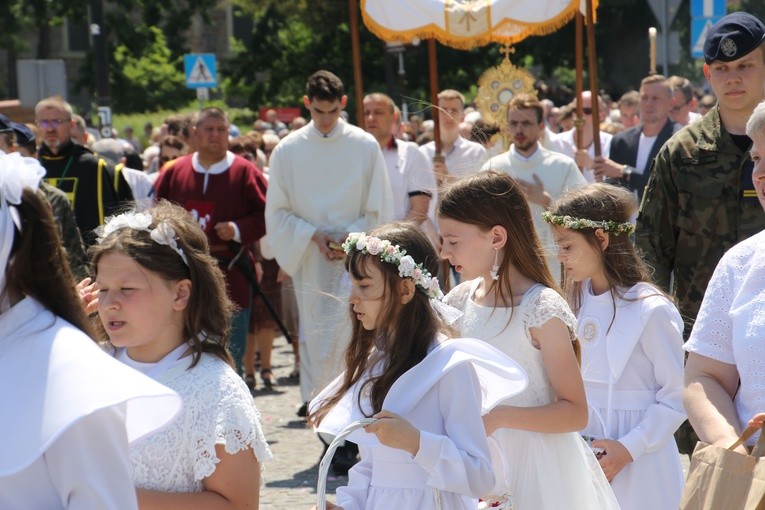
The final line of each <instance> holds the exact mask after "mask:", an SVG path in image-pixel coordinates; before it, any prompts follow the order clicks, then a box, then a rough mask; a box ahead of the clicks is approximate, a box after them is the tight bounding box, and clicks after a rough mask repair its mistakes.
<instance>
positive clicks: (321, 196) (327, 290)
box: [266, 71, 393, 415]
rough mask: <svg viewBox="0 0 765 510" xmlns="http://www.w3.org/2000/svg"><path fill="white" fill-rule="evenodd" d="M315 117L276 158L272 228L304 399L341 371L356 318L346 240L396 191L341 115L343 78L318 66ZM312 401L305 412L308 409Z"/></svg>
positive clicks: (366, 137)
mask: <svg viewBox="0 0 765 510" xmlns="http://www.w3.org/2000/svg"><path fill="white" fill-rule="evenodd" d="M303 101H304V103H305V106H306V108H307V109H308V110H309V112H310V114H311V122H310V123H309V124H307V125H306V126H304V127H303V128H301V129H299V130H297V131H295V132H293V133H291V134H290V135H288V136H287V137H285V138H284V140H282V141H281V142H280V143H279V144H278V145H277V146H276V148H275V149H274V151H273V153H272V155H271V160H270V180H269V184H268V193H267V195H266V232H267V236H268V242H269V244H270V246H271V248H272V251H273V254H274V256H275V258H276V260H277V262H278V263H279V266H280V267H281V268H282V269H283V270H284V271H285V272H286V273H287V274H289V275H290V276H292V278H293V281H294V285H295V296H296V298H297V303H298V315H299V321H300V327H299V329H300V335H299V336H300V393H301V397H302V399H303V402H304V403H307V402H309V401H310V400H311V398H312V397H313V396H315V395H316V393H317V392H318V391H319V390H321V389H322V388H323V387H324V385H325V384H327V383H328V382H330V381H331V380H332V379H334V377H336V376H337V375H338V373H339V371H340V369H341V366H342V353H343V350H344V348H345V342H346V341H347V339H348V333H349V329H347V328H343V325H344V324H350V321H349V317H348V302H347V295H348V291H349V286H348V284H347V283H344V282H347V279H345V278H346V277H345V276H344V270H343V267H342V259H343V257H344V253H343V251H342V247H341V246H340V245H341V244H342V242H343V241H344V240H345V238H346V236H347V234H348V233H349V232H364V231H367V230H369V229H371V228H372V227H374V226H376V225H378V224H380V223H382V222H385V221H388V220H389V219H390V218H391V215H392V203H393V202H392V192H391V187H390V183H389V180H388V173H387V170H386V168H385V161H384V160H383V156H382V153H381V151H380V146H379V144H378V143H377V140H375V138H374V137H373V136H372V135H370V134H368V133H366V132H364V131H363V130H362V129H360V128H358V127H355V126H352V125H350V124H348V123H347V122H344V121H342V120H340V112H341V111H342V109H343V107H344V106H345V103H346V101H347V96H345V95H344V94H343V84H342V82H341V81H340V79H339V78H338V77H337V76H335V75H334V74H332V73H330V72H328V71H318V72H316V73H314V74H313V75H312V76H311V77H310V78H309V79H308V84H307V95H306V96H305V97H304V98H303ZM306 408H307V406H306V405H304V406H303V408H301V410H300V411H299V412H298V414H299V415H305V412H306Z"/></svg>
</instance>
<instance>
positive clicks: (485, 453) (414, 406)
mask: <svg viewBox="0 0 765 510" xmlns="http://www.w3.org/2000/svg"><path fill="white" fill-rule="evenodd" d="M343 249H344V250H345V252H346V258H345V268H346V270H347V271H348V273H349V275H350V280H351V284H352V290H351V294H350V298H349V303H350V307H349V308H350V312H351V317H352V319H351V320H352V321H353V335H352V338H351V341H350V343H349V345H348V347H347V349H346V351H345V363H346V370H345V372H344V373H343V374H342V375H340V377H338V378H337V379H336V380H335V381H334V382H333V383H331V384H330V385H329V386H328V387H327V388H325V389H324V390H323V391H322V392H321V393H320V394H319V395H318V396H317V397H316V398H315V399H314V400H313V401H312V402H311V405H310V411H311V412H310V415H309V420H310V421H311V422H312V423H313V424H314V425H318V430H319V431H320V432H326V433H330V434H335V435H336V434H337V433H338V432H339V431H340V430H342V429H343V428H345V427H346V426H347V425H349V424H351V423H353V422H355V421H358V420H359V419H363V418H365V417H367V418H368V417H372V416H373V417H374V418H376V419H377V421H376V422H374V423H372V424H371V425H367V426H366V427H365V428H364V429H363V430H362V429H359V430H357V431H356V432H354V433H353V434H351V435H350V436H349V440H351V441H352V442H355V443H357V444H358V445H359V451H360V454H361V460H360V461H359V462H358V463H357V464H356V465H355V466H354V467H353V468H351V470H350V472H349V478H348V485H347V486H345V487H340V488H338V489H337V506H335V505H331V504H328V508H338V507H339V508H343V509H345V510H362V509H363V510H378V509H379V510H382V509H386V510H389V509H391V508H398V509H405V508H417V509H418V510H431V509H437V508H443V509H450V510H460V509H464V510H468V509H470V510H474V509H475V508H476V506H477V498H478V496H479V495H480V494H482V493H484V492H485V491H487V490H488V489H489V488H491V487H492V485H493V483H494V477H493V474H492V469H491V461H490V455H489V448H488V444H487V442H486V435H485V433H484V429H483V423H482V421H481V411H482V405H483V406H484V407H491V406H492V405H494V404H495V403H496V402H497V401H499V400H500V399H502V398H505V397H507V396H509V395H513V394H515V393H517V392H519V391H521V390H522V389H523V388H524V387H525V384H526V379H525V376H524V374H523V371H522V370H520V369H519V368H518V366H517V365H516V364H515V363H514V362H513V361H512V360H510V359H509V358H506V357H505V356H503V355H502V353H501V352H499V351H497V350H496V349H492V348H491V347H490V346H487V345H485V344H483V343H482V342H479V341H477V340H471V339H448V338H447V336H446V335H445V334H444V333H446V332H447V328H446V327H445V326H444V324H443V323H442V322H441V320H440V318H439V317H445V315H446V312H444V308H445V305H443V304H442V303H440V298H441V297H443V294H442V293H441V291H440V289H439V286H438V280H437V279H436V278H435V277H431V275H432V274H435V271H436V270H437V262H438V259H437V256H436V253H435V251H434V249H433V246H432V245H431V244H430V242H429V241H428V239H427V237H426V236H425V234H424V233H423V232H422V231H421V230H419V229H418V228H417V227H415V226H413V225H408V224H391V225H384V226H382V227H379V228H378V229H376V230H374V231H373V232H371V233H370V235H366V234H364V233H352V234H350V235H349V236H348V238H347V240H346V241H345V243H344V244H343ZM436 303H438V304H436ZM439 305H440V307H439ZM436 310H439V311H436ZM451 311H452V312H456V310H451ZM457 315H459V313H458V312H457ZM453 318H456V317H453ZM322 510H323V509H322Z"/></svg>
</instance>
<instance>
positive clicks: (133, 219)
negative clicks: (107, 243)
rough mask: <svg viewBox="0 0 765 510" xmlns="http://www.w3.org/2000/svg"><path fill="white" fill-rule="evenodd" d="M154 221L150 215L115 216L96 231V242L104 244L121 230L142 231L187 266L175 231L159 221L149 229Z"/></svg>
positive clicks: (186, 259) (125, 214)
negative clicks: (165, 247)
mask: <svg viewBox="0 0 765 510" xmlns="http://www.w3.org/2000/svg"><path fill="white" fill-rule="evenodd" d="M153 221H154V218H152V216H151V214H148V213H142V212H135V211H131V212H126V213H122V214H119V215H117V216H112V217H110V218H107V220H106V224H104V225H103V226H102V227H99V228H98V229H97V231H96V232H97V234H98V242H99V243H102V242H104V239H106V238H107V237H108V236H109V235H110V234H112V233H113V232H116V231H117V230H122V229H123V228H132V229H133V230H143V231H144V232H148V233H149V236H150V237H151V238H152V240H153V241H154V242H155V243H157V244H161V245H163V246H169V247H170V248H172V249H173V250H175V252H176V253H177V254H178V255H180V256H181V258H182V259H183V263H184V264H186V266H188V265H189V260H188V258H187V257H186V254H185V253H183V249H182V248H180V247H179V246H178V235H177V234H176V233H175V229H174V228H173V227H172V225H170V223H168V222H167V221H160V222H159V223H157V226H156V227H154V228H151V224H152V222H153Z"/></svg>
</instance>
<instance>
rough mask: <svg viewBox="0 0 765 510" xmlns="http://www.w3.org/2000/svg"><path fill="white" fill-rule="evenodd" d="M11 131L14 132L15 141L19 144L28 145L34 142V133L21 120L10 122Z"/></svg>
mask: <svg viewBox="0 0 765 510" xmlns="http://www.w3.org/2000/svg"><path fill="white" fill-rule="evenodd" d="M11 127H12V128H13V132H14V133H16V143H18V144H19V145H30V144H33V143H34V142H35V134H34V133H33V132H32V130H31V129H29V127H27V125H26V124H22V123H21V122H11Z"/></svg>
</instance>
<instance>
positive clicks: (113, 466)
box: [0, 12, 765, 510]
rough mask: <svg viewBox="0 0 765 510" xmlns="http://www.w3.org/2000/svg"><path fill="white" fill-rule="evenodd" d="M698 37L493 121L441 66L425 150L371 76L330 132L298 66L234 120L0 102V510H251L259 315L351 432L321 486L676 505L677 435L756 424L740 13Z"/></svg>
mask: <svg viewBox="0 0 765 510" xmlns="http://www.w3.org/2000/svg"><path fill="white" fill-rule="evenodd" d="M704 58H705V65H704V75H705V77H706V80H707V86H708V87H709V88H708V89H707V92H698V91H697V90H696V89H695V88H694V87H693V86H692V85H691V83H690V82H689V80H687V79H685V78H682V77H678V76H673V77H669V78H667V77H665V76H661V75H656V74H652V75H650V76H647V77H645V78H644V79H643V80H642V81H641V83H640V84H639V87H638V90H636V91H633V92H629V93H626V94H624V95H623V96H622V97H621V98H620V99H619V100H618V101H615V102H612V101H611V100H610V99H609V98H607V97H604V95H603V94H597V93H595V92H594V91H584V92H583V93H582V94H581V95H579V96H577V97H575V98H574V100H573V101H572V102H571V103H570V104H569V105H564V106H560V107H556V106H555V105H554V104H553V103H552V102H551V101H549V100H546V99H539V98H538V97H537V96H536V95H534V94H518V95H516V96H514V97H513V98H512V100H511V101H509V103H508V104H507V105H506V106H507V124H506V133H505V134H506V136H507V139H508V140H509V146H508V147H504V146H503V144H502V142H498V141H497V140H498V138H497V136H496V135H498V134H499V133H498V128H493V127H491V126H489V125H487V124H486V123H485V122H484V121H483V120H482V119H481V115H480V113H479V112H478V111H476V110H475V109H474V108H472V107H471V106H470V105H469V104H466V100H465V97H464V96H463V94H461V93H460V92H459V91H456V90H452V89H446V90H443V91H442V92H441V93H440V94H439V95H438V105H437V106H438V112H439V113H438V115H439V126H440V127H439V129H440V131H439V133H438V134H439V139H440V142H439V144H436V143H435V141H434V140H433V123H432V121H430V120H423V119H422V118H419V117H417V116H412V117H410V118H408V119H403V118H402V117H401V111H400V110H399V109H398V107H397V106H396V103H395V102H394V101H393V99H392V98H391V97H389V96H388V95H386V94H384V93H381V92H373V93H370V94H368V95H367V96H365V97H364V100H363V117H364V127H363V128H362V127H357V126H354V125H352V124H351V123H350V122H349V121H348V119H347V117H346V116H345V112H344V107H345V105H346V102H347V96H346V95H345V91H344V86H343V83H342V81H341V80H340V79H339V78H338V77H337V76H335V75H334V74H333V73H331V72H329V71H324V70H322V71H318V72H316V73H314V74H312V75H311V76H310V77H309V78H308V80H307V84H306V94H305V97H304V98H303V106H304V107H305V109H306V110H307V112H308V116H309V117H310V121H307V120H306V119H305V118H303V117H297V118H294V119H292V121H291V122H290V123H289V125H287V123H285V122H283V121H282V120H280V119H279V115H278V113H277V112H276V111H274V110H270V111H268V112H267V114H266V115H265V117H264V118H263V119H259V120H257V121H256V122H255V123H253V125H252V130H251V131H250V132H249V133H245V134H241V132H240V130H239V128H238V127H236V126H234V125H232V123H231V122H230V120H229V118H228V115H227V114H226V112H225V111H224V110H222V109H220V108H217V107H207V108H203V109H201V110H200V111H198V112H195V113H193V114H190V115H186V116H183V115H177V116H171V117H168V118H167V119H165V122H164V123H163V124H162V126H161V127H160V128H157V129H155V128H153V126H151V125H147V126H145V129H144V138H143V139H139V138H138V137H136V136H135V133H134V132H133V129H131V128H128V129H125V130H124V133H123V134H122V135H123V136H122V137H121V138H120V137H119V136H118V134H117V133H116V132H115V133H114V136H113V137H111V138H103V139H99V140H96V139H94V136H93V134H92V133H90V132H89V131H88V129H87V125H86V123H85V121H84V120H83V119H82V118H81V117H78V116H77V115H75V113H74V111H73V108H72V106H71V105H69V104H68V103H67V102H66V101H64V100H63V99H61V98H59V97H51V98H46V99H44V100H42V101H40V102H39V103H38V104H37V106H36V108H35V124H34V125H25V124H21V123H17V122H13V121H11V120H10V119H8V118H6V117H4V116H1V115H0V381H2V382H3V384H0V402H2V403H3V406H4V407H5V408H7V409H14V412H12V413H8V416H6V417H5V419H4V420H2V423H0V432H3V433H4V437H7V438H9V437H13V438H14V440H13V441H6V442H4V443H3V444H2V445H0V507H2V508H9V509H16V508H33V509H36V508H46V509H52V508H72V509H74V508H115V509H123V508H124V509H132V508H141V509H153V508H157V509H160V508H161V509H172V508H184V509H193V508H206V509H211V508H221V509H223V508H231V509H249V508H257V507H258V502H259V494H260V489H261V485H262V483H263V476H262V473H263V470H264V469H265V473H266V475H267V465H268V461H269V460H270V459H271V458H272V454H271V452H270V449H269V446H268V443H267V439H268V438H267V437H265V436H264V434H263V431H262V428H261V423H260V415H259V413H258V410H257V408H256V400H255V399H254V398H253V395H255V390H256V389H257V388H258V386H259V385H260V384H262V385H263V387H264V388H265V389H266V390H271V389H273V388H274V387H275V386H276V385H277V384H278V383H277V381H276V379H275V378H274V375H273V371H272V359H271V352H272V346H273V342H274V338H275V337H276V336H278V335H279V333H280V332H281V333H283V334H285V336H286V337H287V338H288V339H290V340H291V342H292V347H293V352H294V362H295V365H294V368H293V370H292V373H291V374H290V377H291V378H293V379H296V380H298V379H299V383H300V395H301V400H302V406H301V407H300V409H298V410H297V414H298V416H300V417H301V418H305V419H306V420H307V423H308V424H310V425H311V426H313V427H314V428H315V430H316V431H317V437H318V440H321V441H322V442H324V443H325V445H326V446H327V447H329V445H330V443H332V442H333V439H334V437H336V436H339V435H340V434H343V435H345V433H347V432H350V435H349V436H348V439H347V440H346V441H344V442H341V443H340V445H339V447H337V448H336V449H334V445H333V449H334V454H333V456H332V460H331V465H330V467H331V470H332V471H333V473H334V474H335V475H338V476H347V477H348V478H347V484H346V485H345V486H342V487H340V488H339V489H338V490H337V494H336V502H335V503H328V504H327V507H328V508H342V509H345V510H351V509H378V508H379V509H382V508H390V507H392V506H398V507H400V508H420V509H430V508H432V509H440V508H444V509H446V508H449V509H466V510H467V509H476V508H479V505H481V508H483V507H487V506H489V507H496V508H508V509H509V508H514V509H516V510H527V509H552V508H561V507H566V508H576V509H582V510H584V509H594V508H598V509H618V508H621V509H633V508H634V509H637V508H644V507H648V508H655V509H667V510H669V509H676V508H678V505H679V503H680V499H681V495H682V492H683V487H684V483H685V479H684V475H683V472H682V468H681V463H680V455H681V454H689V455H690V454H691V453H692V451H693V448H694V445H695V443H696V441H697V439H701V440H703V441H705V442H707V443H711V444H717V445H722V446H725V447H728V446H730V445H731V444H733V443H734V442H735V441H736V439H737V438H738V436H739V435H740V434H741V433H742V431H743V429H745V428H746V427H747V426H756V427H759V426H761V425H762V424H763V422H765V393H763V391H762V388H763V387H765V380H763V376H762V371H761V370H760V369H759V366H760V365H761V363H762V360H763V358H762V354H761V350H760V349H759V348H758V347H757V344H756V342H757V340H758V339H759V338H761V337H762V336H763V334H765V322H764V321H763V319H762V317H765V273H763V271H765V260H763V257H765V255H764V254H765V237H763V236H764V235H765V233H764V232H763V231H764V230H765V25H763V23H762V22H761V21H759V20H758V19H756V18H755V17H754V16H751V15H749V14H747V13H743V12H736V13H733V14H730V15H727V16H725V17H723V18H722V19H721V20H720V21H718V22H717V23H716V24H715V25H714V26H712V27H711V28H710V29H709V31H708V33H707V38H706V42H705V45H704ZM596 101H597V105H598V108H595V109H593V104H594V102H596ZM595 111H599V112H600V118H593V115H594V112H595ZM579 114H581V115H582V119H581V120H582V122H580V123H578V124H579V126H578V128H579V129H578V128H577V127H574V126H573V118H575V117H576V116H577V115H579ZM569 121H572V122H571V124H567V122H569ZM595 127H599V128H600V129H599V130H597V131H596V130H595V129H594V128H595ZM596 133H598V134H597V136H599V137H600V144H599V147H600V149H599V152H598V150H596V148H595V146H596V145H598V144H597V143H593V141H594V140H595V136H596ZM760 262H763V264H760ZM686 340H687V342H686ZM684 351H685V353H684ZM686 357H687V360H686ZM258 372H259V373H258ZM258 376H259V378H260V380H259V381H258ZM94 381H97V383H96V384H94ZM686 419H687V420H689V421H686ZM756 440H757V436H756V435H755V436H753V437H752V438H751V439H750V440H749V441H748V442H747V444H744V445H742V446H740V447H739V448H738V450H739V451H740V452H742V453H748V451H749V448H750V447H751V445H752V444H754V442H755V441H756Z"/></svg>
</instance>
